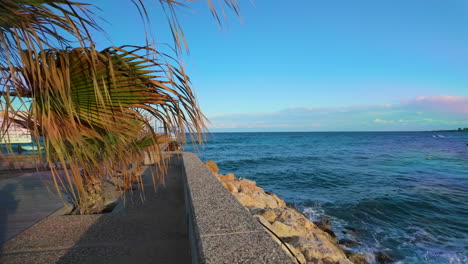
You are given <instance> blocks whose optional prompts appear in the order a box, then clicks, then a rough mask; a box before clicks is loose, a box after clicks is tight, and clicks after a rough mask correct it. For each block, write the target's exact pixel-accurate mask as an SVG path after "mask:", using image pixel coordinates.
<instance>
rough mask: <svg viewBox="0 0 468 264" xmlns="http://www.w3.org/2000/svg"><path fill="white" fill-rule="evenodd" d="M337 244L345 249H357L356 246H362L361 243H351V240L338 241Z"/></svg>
mask: <svg viewBox="0 0 468 264" xmlns="http://www.w3.org/2000/svg"><path fill="white" fill-rule="evenodd" d="M338 244H340V245H343V246H346V247H358V246H362V244H361V243H358V242H356V241H353V240H351V239H340V241H339V242H338Z"/></svg>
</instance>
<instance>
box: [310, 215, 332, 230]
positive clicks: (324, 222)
mask: <svg viewBox="0 0 468 264" xmlns="http://www.w3.org/2000/svg"><path fill="white" fill-rule="evenodd" d="M314 224H315V225H316V226H317V227H318V228H320V229H322V230H326V229H330V230H332V229H333V228H332V226H331V225H330V219H328V217H322V219H320V221H318V222H314Z"/></svg>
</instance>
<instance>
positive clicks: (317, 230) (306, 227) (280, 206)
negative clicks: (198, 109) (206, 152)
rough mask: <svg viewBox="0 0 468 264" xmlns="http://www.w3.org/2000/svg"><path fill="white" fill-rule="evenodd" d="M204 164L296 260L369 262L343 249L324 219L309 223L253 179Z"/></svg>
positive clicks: (297, 211)
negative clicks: (222, 171)
mask: <svg viewBox="0 0 468 264" xmlns="http://www.w3.org/2000/svg"><path fill="white" fill-rule="evenodd" d="M205 165H206V166H207V167H208V169H209V170H210V171H211V172H212V173H213V175H214V176H216V178H217V179H218V180H219V181H220V182H221V183H222V184H223V185H224V187H225V188H226V189H227V190H228V191H229V192H230V193H231V194H232V195H233V196H234V197H235V198H236V199H237V200H238V201H239V202H240V203H241V204H242V205H243V206H244V207H245V208H246V209H247V210H248V211H249V212H250V213H251V214H252V215H253V216H254V217H255V218H256V219H257V220H258V221H259V222H260V223H261V224H262V226H263V227H264V229H265V230H266V231H267V232H268V233H269V234H270V235H271V237H272V238H273V240H275V241H276V242H277V243H278V244H279V245H281V246H282V248H283V250H284V251H285V252H286V253H287V254H289V255H292V256H293V257H294V258H295V259H297V261H298V262H299V263H339V264H349V263H359V264H361V263H368V261H367V260H366V259H365V257H364V256H363V255H360V254H357V253H353V252H350V251H345V250H344V249H343V248H341V246H340V245H339V244H338V240H337V238H336V236H335V235H334V233H333V231H332V230H331V229H332V228H331V226H330V225H329V224H328V222H327V221H326V219H324V220H323V221H322V222H320V223H313V222H311V221H310V220H309V219H308V218H307V217H306V216H305V215H304V214H302V213H301V212H300V211H299V210H297V209H296V208H294V207H292V206H289V205H287V204H286V203H285V202H284V201H283V200H282V199H281V198H279V197H278V196H277V195H276V194H273V193H269V192H265V191H264V190H263V189H262V188H260V187H258V186H257V185H256V183H255V182H253V181H250V180H247V179H241V178H236V177H235V176H234V175H233V174H226V175H222V174H219V168H218V166H217V165H216V163H215V162H213V161H207V162H205Z"/></svg>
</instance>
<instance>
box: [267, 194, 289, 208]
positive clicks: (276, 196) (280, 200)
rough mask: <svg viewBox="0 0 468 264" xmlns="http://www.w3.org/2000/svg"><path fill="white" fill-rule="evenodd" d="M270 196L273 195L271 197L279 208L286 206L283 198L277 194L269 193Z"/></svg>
mask: <svg viewBox="0 0 468 264" xmlns="http://www.w3.org/2000/svg"><path fill="white" fill-rule="evenodd" d="M267 194H268V193H267ZM270 196H271V197H273V199H274V200H275V201H276V203H277V204H278V207H280V208H282V207H286V203H285V202H284V200H283V199H281V198H279V197H278V195H276V194H274V193H271V194H270Z"/></svg>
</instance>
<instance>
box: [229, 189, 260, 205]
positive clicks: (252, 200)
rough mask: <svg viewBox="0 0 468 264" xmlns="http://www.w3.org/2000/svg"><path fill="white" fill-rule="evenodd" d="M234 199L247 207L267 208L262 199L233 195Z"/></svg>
mask: <svg viewBox="0 0 468 264" xmlns="http://www.w3.org/2000/svg"><path fill="white" fill-rule="evenodd" d="M233 195H234V197H236V198H237V200H238V201H239V202H240V203H241V204H242V205H243V206H245V207H256V208H265V207H266V204H265V202H264V201H262V200H260V199H255V198H253V197H252V196H250V195H247V194H245V193H241V192H238V193H233Z"/></svg>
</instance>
